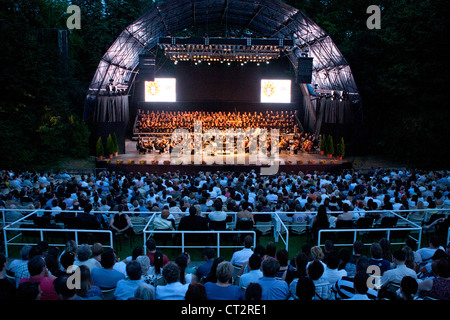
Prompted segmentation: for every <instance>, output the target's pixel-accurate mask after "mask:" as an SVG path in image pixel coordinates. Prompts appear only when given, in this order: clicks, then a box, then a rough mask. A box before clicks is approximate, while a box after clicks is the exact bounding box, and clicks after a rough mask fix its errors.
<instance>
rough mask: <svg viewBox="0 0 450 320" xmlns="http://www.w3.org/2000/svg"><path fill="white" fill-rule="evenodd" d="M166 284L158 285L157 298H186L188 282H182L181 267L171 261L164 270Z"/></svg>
mask: <svg viewBox="0 0 450 320" xmlns="http://www.w3.org/2000/svg"><path fill="white" fill-rule="evenodd" d="M162 274H163V277H164V280H165V281H166V285H159V286H157V287H156V291H155V292H156V300H184V297H185V296H186V291H187V289H188V287H189V285H188V284H182V283H181V282H180V268H179V267H178V266H177V265H176V264H175V263H173V262H169V263H168V264H166V266H165V267H164V268H163V271H162Z"/></svg>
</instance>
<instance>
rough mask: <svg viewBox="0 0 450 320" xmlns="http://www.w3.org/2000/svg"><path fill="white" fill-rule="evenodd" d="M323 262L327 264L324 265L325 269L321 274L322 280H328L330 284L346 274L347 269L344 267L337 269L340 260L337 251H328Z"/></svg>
mask: <svg viewBox="0 0 450 320" xmlns="http://www.w3.org/2000/svg"><path fill="white" fill-rule="evenodd" d="M325 262H326V265H327V266H326V267H325V271H324V272H323V274H322V280H324V281H328V282H329V283H330V284H331V285H334V284H335V283H336V281H338V280H339V279H341V278H342V277H345V276H346V275H347V271H345V270H344V269H342V270H338V266H339V262H340V258H339V253H338V252H336V251H333V252H330V253H329V254H328V255H327V258H326V261H325Z"/></svg>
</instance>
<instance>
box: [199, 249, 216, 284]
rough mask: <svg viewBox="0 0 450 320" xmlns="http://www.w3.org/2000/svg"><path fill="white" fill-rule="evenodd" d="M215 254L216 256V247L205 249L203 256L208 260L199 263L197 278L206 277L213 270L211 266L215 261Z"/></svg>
mask: <svg viewBox="0 0 450 320" xmlns="http://www.w3.org/2000/svg"><path fill="white" fill-rule="evenodd" d="M214 256H215V253H214V249H212V248H209V247H206V248H204V249H203V258H204V259H205V260H206V262H205V263H203V264H201V265H199V266H198V268H197V278H198V279H199V280H201V279H203V278H204V277H206V276H207V275H208V274H209V272H210V271H211V267H212V265H213V262H214Z"/></svg>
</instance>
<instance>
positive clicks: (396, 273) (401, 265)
mask: <svg viewBox="0 0 450 320" xmlns="http://www.w3.org/2000/svg"><path fill="white" fill-rule="evenodd" d="M392 257H393V261H394V264H395V268H394V269H392V270H388V271H386V272H385V273H384V274H383V275H382V276H381V283H380V284H381V286H382V287H383V286H388V285H389V284H390V283H392V284H396V285H400V282H401V281H402V278H403V277H405V276H410V277H412V278H414V279H417V274H416V272H415V271H414V270H412V269H410V268H408V267H407V266H406V265H405V261H406V255H405V252H404V251H402V250H401V249H399V250H396V251H394V252H393V253H392Z"/></svg>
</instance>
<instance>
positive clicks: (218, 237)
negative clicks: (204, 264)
mask: <svg viewBox="0 0 450 320" xmlns="http://www.w3.org/2000/svg"><path fill="white" fill-rule="evenodd" d="M217 256H218V257H220V231H217Z"/></svg>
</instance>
